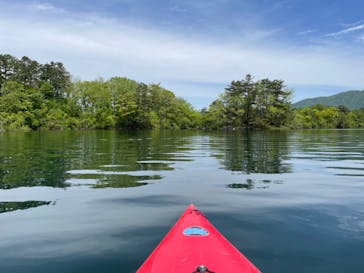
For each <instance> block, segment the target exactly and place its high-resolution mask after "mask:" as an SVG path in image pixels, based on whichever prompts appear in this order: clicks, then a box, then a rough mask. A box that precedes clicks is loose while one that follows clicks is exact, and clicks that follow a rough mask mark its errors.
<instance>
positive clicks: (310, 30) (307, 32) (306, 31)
mask: <svg viewBox="0 0 364 273" xmlns="http://www.w3.org/2000/svg"><path fill="white" fill-rule="evenodd" d="M315 32H317V30H316V29H307V30H303V31H300V32H298V33H297V35H308V34H311V33H315Z"/></svg>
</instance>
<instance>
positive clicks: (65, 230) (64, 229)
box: [0, 130, 364, 273]
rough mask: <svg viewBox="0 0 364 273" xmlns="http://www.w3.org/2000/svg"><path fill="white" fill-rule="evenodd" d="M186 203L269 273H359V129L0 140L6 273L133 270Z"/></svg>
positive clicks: (362, 213) (0, 234)
mask: <svg viewBox="0 0 364 273" xmlns="http://www.w3.org/2000/svg"><path fill="white" fill-rule="evenodd" d="M189 203H195V204H196V205H197V206H198V207H199V208H200V209H201V210H202V211H203V212H204V213H205V214H206V215H207V216H208V218H209V219H210V221H211V222H212V223H213V224H215V226H217V228H218V229H219V230H220V231H221V232H222V233H223V234H224V235H225V236H226V237H227V238H228V239H229V240H230V241H232V242H233V243H234V244H235V246H237V247H238V248H239V249H240V250H241V251H242V252H243V253H244V254H245V255H246V256H248V258H250V259H251V260H252V261H253V262H254V263H255V264H256V265H257V266H258V267H259V268H260V269H261V270H262V271H263V272H264V273H268V272H272V273H285V272H287V273H288V272H289V273H291V272H295V273H299V272H307V273H313V272H320V273H332V272H351V273H362V272H364V259H363V258H364V131H360V130H341V131H338V130H320V131H298V132H254V133H249V134H247V133H206V132H138V133H129V134H126V133H121V132H117V131H90V132H35V133H3V134H0V272H1V273H6V272H11V273H17V272H29V273H33V272H34V273H35V272H36V273H48V272H52V273H57V272H62V273H67V272H80V273H82V272H88V273H93V272H95V273H96V272H110V273H112V272H125V273H128V272H135V271H136V270H137V268H138V266H139V265H140V264H141V263H142V262H143V260H144V259H145V258H146V257H147V256H148V255H149V254H150V252H151V251H152V250H153V249H154V247H155V246H156V245H157V244H158V242H159V241H160V240H161V239H162V237H163V236H164V235H165V233H166V232H167V231H168V230H169V229H170V228H171V226H172V225H173V224H174V222H175V221H176V220H177V219H178V218H179V216H180V215H181V213H182V212H183V211H184V209H185V208H186V207H187V206H188V204H189ZM193 270H194V269H191V272H192V271H193ZM187 273H188V272H187ZM217 273H218V272H217Z"/></svg>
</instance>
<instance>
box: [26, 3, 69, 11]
mask: <svg viewBox="0 0 364 273" xmlns="http://www.w3.org/2000/svg"><path fill="white" fill-rule="evenodd" d="M30 8H33V9H34V10H37V11H44V12H52V13H64V12H65V10H64V9H62V8H58V7H55V6H54V5H52V4H50V3H32V4H30Z"/></svg>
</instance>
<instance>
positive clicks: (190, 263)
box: [137, 204, 261, 273]
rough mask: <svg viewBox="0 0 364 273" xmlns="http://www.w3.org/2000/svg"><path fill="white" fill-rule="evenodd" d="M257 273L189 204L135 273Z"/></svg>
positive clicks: (258, 271)
mask: <svg viewBox="0 0 364 273" xmlns="http://www.w3.org/2000/svg"><path fill="white" fill-rule="evenodd" d="M163 272H165V273H205V272H207V273H209V272H210V273H226V272H232V273H261V272H260V270H259V269H258V268H256V267H255V266H254V265H253V264H252V263H251V262H250V261H249V260H248V259H247V258H246V257H245V256H244V255H243V254H242V253H241V252H239V250H237V249H236V248H235V247H234V246H233V245H232V244H231V243H230V242H229V241H228V240H227V239H226V238H225V237H224V236H223V235H222V234H221V233H220V232H219V231H218V230H217V229H216V228H215V227H214V226H213V225H212V224H211V223H210V222H209V221H208V220H207V218H206V217H205V216H204V215H203V214H202V213H201V212H200V211H199V210H197V209H196V207H195V206H194V205H192V204H191V205H190V206H189V207H188V208H187V210H186V211H185V212H184V213H183V214H182V216H181V218H180V219H179V220H178V221H177V223H176V224H175V225H174V226H173V228H172V229H171V230H170V231H169V232H168V234H167V235H166V236H165V237H164V239H163V240H162V241H161V242H160V244H159V245H158V246H157V247H156V248H155V249H154V251H153V252H152V254H151V255H150V256H149V257H148V258H147V259H146V260H145V262H144V263H143V264H142V266H141V267H140V268H139V269H138V271H137V273H163Z"/></svg>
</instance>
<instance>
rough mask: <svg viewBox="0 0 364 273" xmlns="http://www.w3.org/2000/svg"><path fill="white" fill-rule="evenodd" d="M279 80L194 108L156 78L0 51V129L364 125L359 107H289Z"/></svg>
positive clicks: (241, 85)
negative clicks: (82, 71)
mask: <svg viewBox="0 0 364 273" xmlns="http://www.w3.org/2000/svg"><path fill="white" fill-rule="evenodd" d="M292 92H293V91H292V90H289V89H286V87H285V85H284V81H282V80H269V79H261V80H257V81H255V80H254V79H253V77H252V76H251V75H249V74H248V75H246V76H245V78H244V79H242V80H236V81H232V82H231V83H230V84H229V85H228V86H227V87H226V88H225V91H224V92H223V93H222V94H221V95H220V96H219V97H218V98H217V99H216V100H215V101H213V102H212V103H211V104H210V105H209V107H208V108H204V109H202V110H201V111H197V110H196V109H194V108H193V107H192V105H191V104H190V103H188V102H187V101H186V100H184V99H182V98H178V97H176V96H175V94H174V93H173V92H172V91H169V90H167V89H165V88H163V87H162V86H160V85H159V84H145V83H142V82H137V81H134V80H131V79H128V78H124V77H113V78H110V79H108V80H103V79H98V80H94V81H79V80H74V81H72V80H71V75H70V73H69V72H68V71H67V70H66V69H65V67H64V65H63V64H62V63H60V62H50V63H46V64H41V63H38V62H37V61H35V60H32V59H30V58H28V57H26V56H24V57H22V58H21V59H18V58H16V57H14V56H11V55H9V54H0V132H1V131H13V130H24V131H30V130H40V129H48V130H67V129H75V130H76V129H80V130H82V129H205V130H218V129H231V130H237V129H276V128H278V129H279V128H289V129H319V128H325V129H333V128H340V129H341V128H364V109H358V110H349V109H348V108H346V107H345V106H338V107H329V106H324V105H315V106H311V107H306V108H302V109H293V107H292V103H291V102H290V98H291V95H292Z"/></svg>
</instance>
